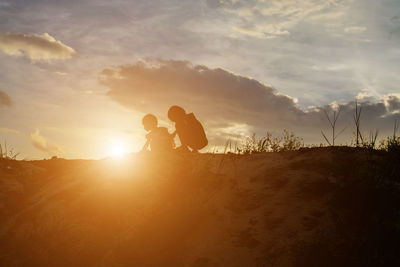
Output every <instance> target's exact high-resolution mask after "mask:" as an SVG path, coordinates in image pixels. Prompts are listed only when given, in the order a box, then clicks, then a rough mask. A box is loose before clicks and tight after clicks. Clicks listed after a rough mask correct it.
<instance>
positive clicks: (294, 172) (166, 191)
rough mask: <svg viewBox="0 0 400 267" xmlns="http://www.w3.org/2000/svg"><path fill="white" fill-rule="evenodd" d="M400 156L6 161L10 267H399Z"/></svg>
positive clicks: (3, 197) (0, 233)
mask: <svg viewBox="0 0 400 267" xmlns="http://www.w3.org/2000/svg"><path fill="white" fill-rule="evenodd" d="M399 181H400V159H399V155H395V154H390V153H385V152H376V151H368V150H362V149H353V148H347V147H335V148H313V149H303V150H301V151H296V152H282V153H267V154H253V155H220V154H195V155H192V154H189V155H180V154H176V155H168V156H163V157H162V156H154V155H151V154H141V155H133V156H132V157H129V158H126V159H124V160H112V159H107V160H100V161H88V160H64V159H55V160H43V161H11V160H0V218H2V219H1V221H0V265H1V266H400V255H399V253H398V244H400V242H399V241H400V208H399V203H400V202H399V200H400V194H399Z"/></svg>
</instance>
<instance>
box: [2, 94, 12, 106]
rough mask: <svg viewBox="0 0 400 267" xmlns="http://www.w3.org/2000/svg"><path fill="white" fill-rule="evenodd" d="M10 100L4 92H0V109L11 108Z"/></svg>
mask: <svg viewBox="0 0 400 267" xmlns="http://www.w3.org/2000/svg"><path fill="white" fill-rule="evenodd" d="M11 104H12V101H11V98H10V97H9V96H8V94H6V93H5V92H3V91H1V90H0V107H1V106H11Z"/></svg>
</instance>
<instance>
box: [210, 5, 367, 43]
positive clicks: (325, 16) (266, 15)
mask: <svg viewBox="0 0 400 267" xmlns="http://www.w3.org/2000/svg"><path fill="white" fill-rule="evenodd" d="M351 2H352V0H332V1H325V0H302V1H298V0H285V1H281V0H269V1H253V0H252V1H219V0H214V1H213V0H209V1H208V5H209V6H210V7H219V8H223V9H225V10H227V12H229V13H231V14H235V15H236V16H237V19H238V20H237V21H238V22H236V25H235V26H233V27H232V29H233V30H234V31H236V32H238V33H240V34H244V35H249V36H252V37H257V38H276V37H279V36H287V35H290V33H291V31H292V29H293V28H294V27H296V26H297V25H298V24H301V23H303V22H305V21H306V22H310V23H317V24H321V25H326V26H327V27H332V26H333V25H334V24H337V21H338V19H339V18H341V17H342V16H343V15H344V14H345V13H346V11H347V9H348V8H349V7H350V3H351ZM358 30H359V29H358Z"/></svg>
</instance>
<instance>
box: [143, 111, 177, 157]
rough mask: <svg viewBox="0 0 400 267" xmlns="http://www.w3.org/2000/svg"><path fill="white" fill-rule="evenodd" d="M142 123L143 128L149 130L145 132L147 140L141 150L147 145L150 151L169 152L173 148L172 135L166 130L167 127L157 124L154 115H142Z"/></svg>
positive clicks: (144, 149)
mask: <svg viewBox="0 0 400 267" xmlns="http://www.w3.org/2000/svg"><path fill="white" fill-rule="evenodd" d="M142 123H143V126H144V129H145V130H146V131H148V132H149V133H148V134H146V139H147V141H146V144H145V145H144V146H143V148H142V151H146V150H147V148H148V147H149V146H150V150H151V151H152V152H169V151H171V150H172V149H173V148H174V146H175V145H174V140H173V135H171V134H170V133H169V132H168V130H167V128H165V127H158V126H157V125H158V121H157V118H156V116H154V115H153V114H147V115H146V116H144V117H143V119H142Z"/></svg>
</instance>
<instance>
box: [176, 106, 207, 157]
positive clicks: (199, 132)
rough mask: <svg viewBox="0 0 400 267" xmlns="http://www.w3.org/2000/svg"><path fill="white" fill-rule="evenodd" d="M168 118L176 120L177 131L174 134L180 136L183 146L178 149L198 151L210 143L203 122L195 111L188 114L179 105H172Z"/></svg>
mask: <svg viewBox="0 0 400 267" xmlns="http://www.w3.org/2000/svg"><path fill="white" fill-rule="evenodd" d="M168 118H169V119H170V120H171V121H173V122H175V129H176V131H175V132H174V133H173V134H172V135H173V136H174V137H175V135H176V134H178V136H179V140H180V141H181V146H180V147H179V148H178V150H182V151H188V150H189V148H190V149H191V150H192V152H197V150H200V149H202V148H204V147H205V146H206V145H207V144H208V140H207V137H206V133H205V132H204V128H203V126H202V125H201V123H200V122H199V121H198V120H197V119H196V117H195V116H194V114H193V113H190V114H186V112H185V110H184V109H183V108H181V107H179V106H172V107H170V108H169V110H168Z"/></svg>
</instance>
